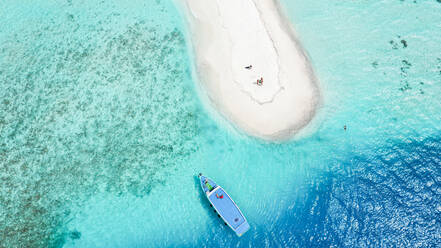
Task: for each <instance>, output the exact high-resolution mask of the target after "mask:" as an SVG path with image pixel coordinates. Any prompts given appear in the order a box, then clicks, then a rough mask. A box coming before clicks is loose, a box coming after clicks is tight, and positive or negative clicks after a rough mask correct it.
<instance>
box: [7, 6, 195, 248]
mask: <svg viewBox="0 0 441 248" xmlns="http://www.w3.org/2000/svg"><path fill="white" fill-rule="evenodd" d="M63 19H64V20H65V18H64V16H63ZM67 19H68V22H67V23H66V22H65V23H64V24H63V25H65V26H62V27H60V25H58V24H57V23H56V22H54V21H51V23H47V24H42V23H35V24H34V25H35V27H34V28H29V29H27V31H26V30H20V31H17V32H16V33H15V34H13V35H10V36H8V38H7V39H6V41H5V42H3V43H2V44H0V70H1V73H0V89H1V90H0V99H1V104H0V185H1V186H0V189H1V190H0V205H1V208H2V211H0V230H1V232H0V240H1V244H0V247H61V246H62V245H63V244H64V242H65V240H66V239H68V238H69V239H71V240H75V239H79V238H81V233H79V232H77V231H69V230H66V228H65V222H66V221H67V220H68V217H69V215H70V214H71V209H72V208H75V207H76V206H78V205H80V204H81V203H82V202H83V201H84V200H86V199H87V198H88V197H90V196H91V195H93V194H96V193H98V192H110V193H113V194H115V195H122V194H133V195H135V196H139V197H142V196H145V195H146V194H148V193H149V192H150V191H151V190H152V188H154V187H155V185H156V184H158V183H162V180H163V179H162V178H163V176H162V175H161V173H166V169H167V168H173V167H175V166H176V165H177V164H178V163H179V162H180V161H182V160H184V159H186V158H187V157H188V156H189V154H191V153H193V152H194V151H196V150H197V149H198V148H197V147H198V144H197V143H196V141H195V137H196V136H197V135H198V129H199V127H198V118H199V117H198V115H196V114H195V112H196V111H197V106H196V105H195V100H194V99H195V95H194V93H193V88H192V85H191V84H190V83H189V82H191V81H190V80H191V76H190V73H189V72H188V71H189V69H188V68H187V62H186V59H187V57H186V55H185V51H186V46H185V43H184V37H183V34H182V33H181V31H180V30H178V29H176V28H173V27H172V28H164V27H161V28H158V27H157V26H155V25H152V24H149V22H144V21H143V20H141V21H137V22H134V23H132V24H129V25H128V26H126V27H123V28H121V30H116V31H115V30H112V29H109V28H106V25H103V26H99V25H98V26H94V25H88V26H87V25H80V23H77V18H76V17H75V16H74V15H73V14H68V15H67ZM113 21H115V20H113V16H112V15H109V16H108V17H106V18H104V19H103V20H102V22H113Z"/></svg>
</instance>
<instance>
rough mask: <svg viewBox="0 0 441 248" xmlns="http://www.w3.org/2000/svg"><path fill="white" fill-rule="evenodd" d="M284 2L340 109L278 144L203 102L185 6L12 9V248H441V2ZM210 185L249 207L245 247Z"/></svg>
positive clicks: (2, 64)
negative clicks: (244, 130)
mask: <svg viewBox="0 0 441 248" xmlns="http://www.w3.org/2000/svg"><path fill="white" fill-rule="evenodd" d="M282 4H283V5H284V6H285V8H286V10H287V13H288V15H289V16H290V18H291V19H292V21H293V23H294V26H295V28H296V31H297V34H298V36H299V39H300V40H301V41H302V42H303V46H304V47H305V49H306V50H307V51H308V53H309V54H310V57H311V60H312V62H313V65H314V68H315V70H316V73H317V75H318V78H319V79H320V83H321V87H322V88H323V92H324V103H323V107H322V108H321V110H320V112H319V114H318V115H317V117H316V118H315V119H314V121H313V122H312V123H311V125H310V127H308V129H307V130H306V131H305V132H304V133H302V135H301V137H300V138H298V139H296V140H294V141H292V142H289V143H284V144H268V143H263V142H260V141H258V140H254V139H252V138H248V137H246V136H245V135H243V134H240V133H239V132H235V131H232V130H231V127H228V126H225V123H223V122H219V121H218V120H217V117H216V116H213V115H212V114H211V112H212V109H211V108H210V107H209V106H206V105H205V104H204V103H203V102H202V101H201V100H200V98H199V97H198V92H197V91H198V90H197V88H196V87H195V86H194V85H195V83H194V82H193V79H192V78H191V70H192V68H191V62H190V59H189V58H190V57H191V54H189V51H187V48H186V43H185V42H186V41H185V26H184V23H183V21H182V19H181V18H180V15H179V14H178V11H177V10H176V9H175V6H174V5H173V4H172V3H171V2H169V1H153V0H147V1H132V2H131V3H130V4H127V3H125V2H122V1H116V0H115V1H109V2H106V3H100V2H94V1H91V2H90V1H67V2H65V3H55V2H45V1H38V2H34V3H33V4H32V5H24V4H20V3H17V2H13V1H8V3H7V4H5V6H7V7H6V8H2V10H0V16H2V17H4V18H2V20H3V21H1V22H0V30H1V31H0V34H1V35H0V41H1V45H0V87H1V91H0V94H1V99H0V101H1V103H0V113H1V114H0V118H1V119H0V138H1V151H0V152H1V153H0V176H1V179H2V180H1V183H2V184H1V185H2V186H1V191H0V203H1V208H0V223H1V224H0V230H2V231H1V232H0V235H1V237H0V240H2V243H1V245H0V246H5V247H15V246H23V245H24V246H33V247H47V246H49V247H160V246H167V247H175V246H179V247H182V246H202V247H245V246H246V247H249V246H252V247H305V246H306V247H308V246H311V247H319V246H324V247H328V246H338V247H340V246H342V247H354V246H357V247H372V246H373V247H389V246H409V247H436V246H439V245H440V243H439V240H440V238H441V237H440V233H441V223H440V221H439V220H440V219H441V166H440V165H441V161H440V154H441V136H440V135H441V130H440V129H441V125H439V123H441V111H440V109H441V101H439V98H438V94H439V93H440V92H441V54H440V51H441V45H440V44H441V26H440V23H441V16H440V15H439V13H440V11H441V4H439V3H438V2H437V1H398V0H397V1H366V2H365V3H358V2H352V1H351V2H349V1H347V2H341V1H300V0H295V1H287V0H284V1H282ZM404 13H405V15H404ZM344 125H346V126H347V130H346V131H344V130H343V126H344ZM199 172H203V173H204V174H206V175H207V176H210V177H212V178H213V179H214V180H216V182H217V183H219V184H220V185H222V186H223V187H224V188H225V189H226V190H227V191H228V192H229V194H230V195H231V196H232V197H233V199H234V200H235V201H236V203H237V204H238V205H239V206H240V207H241V210H242V211H243V212H244V214H245V215H246V217H247V219H248V221H249V222H250V224H251V229H250V231H249V232H248V233H247V234H246V235H245V236H243V237H242V238H240V239H239V238H237V237H235V234H234V233H233V232H231V231H230V230H228V229H227V228H225V227H224V226H223V223H222V222H221V221H219V220H218V219H217V217H216V215H215V214H214V213H212V212H211V210H210V208H209V207H208V205H207V203H206V201H205V199H204V198H203V195H201V193H200V190H199V185H198V184H197V181H196V178H195V176H196V175H197V173H199Z"/></svg>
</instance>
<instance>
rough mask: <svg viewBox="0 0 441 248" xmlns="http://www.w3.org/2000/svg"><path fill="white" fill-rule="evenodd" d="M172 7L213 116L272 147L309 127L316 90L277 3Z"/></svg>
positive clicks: (239, 0)
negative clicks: (178, 11)
mask: <svg viewBox="0 0 441 248" xmlns="http://www.w3.org/2000/svg"><path fill="white" fill-rule="evenodd" d="M178 1H179V2H180V3H181V6H182V8H183V10H184V13H185V16H186V18H187V21H188V24H189V27H190V28H189V30H190V37H191V40H192V47H193V49H194V52H195V60H196V61H195V65H196V71H197V75H198V78H199V81H200V83H201V86H202V89H203V90H204V93H206V94H207V95H208V98H209V99H210V101H211V103H212V104H213V105H214V108H215V109H217V110H218V111H219V112H220V113H221V114H222V115H223V116H225V117H226V118H227V119H228V120H230V121H231V122H232V123H233V124H234V125H235V126H236V127H238V128H240V129H242V130H243V131H245V132H246V133H247V134H249V135H252V136H256V137H259V138H263V139H266V140H271V141H279V140H286V139H289V138H291V137H292V136H293V135H294V134H295V133H297V132H298V131H299V130H300V129H301V128H303V127H304V126H306V125H307V124H308V123H309V121H310V120H311V119H312V118H313V116H314V114H315V112H316V108H317V106H318V104H319V102H320V93H319V87H318V84H317V82H316V80H315V77H314V74H313V70H312V68H311V65H310V63H309V60H308V58H307V56H306V54H305V52H304V51H303V49H302V48H301V46H300V45H299V43H298V41H297V40H296V38H295V36H294V30H293V29H292V27H291V24H290V22H289V21H288V20H287V19H286V18H285V16H284V15H283V14H282V11H281V9H280V6H279V4H278V2H277V1H275V0H178ZM249 65H252V68H251V69H246V68H245V67H246V66H249ZM260 78H263V84H262V85H258V84H257V83H256V82H257V80H258V79H260Z"/></svg>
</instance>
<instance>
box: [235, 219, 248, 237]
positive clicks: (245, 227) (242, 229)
mask: <svg viewBox="0 0 441 248" xmlns="http://www.w3.org/2000/svg"><path fill="white" fill-rule="evenodd" d="M249 229H250V225H249V224H248V222H247V221H245V222H244V223H242V224H241V225H240V226H238V227H237V228H236V230H234V231H235V232H236V234H237V236H239V237H240V236H242V234H244V233H246V232H247V231H248V230H249Z"/></svg>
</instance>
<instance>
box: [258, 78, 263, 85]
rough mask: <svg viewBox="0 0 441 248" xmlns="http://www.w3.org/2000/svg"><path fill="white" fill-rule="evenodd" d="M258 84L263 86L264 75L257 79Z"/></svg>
mask: <svg viewBox="0 0 441 248" xmlns="http://www.w3.org/2000/svg"><path fill="white" fill-rule="evenodd" d="M257 85H259V86H262V85H263V77H261V78H260V79H257Z"/></svg>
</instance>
